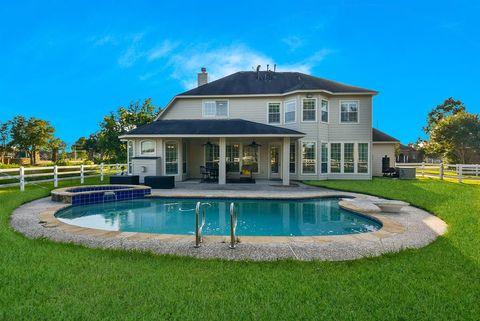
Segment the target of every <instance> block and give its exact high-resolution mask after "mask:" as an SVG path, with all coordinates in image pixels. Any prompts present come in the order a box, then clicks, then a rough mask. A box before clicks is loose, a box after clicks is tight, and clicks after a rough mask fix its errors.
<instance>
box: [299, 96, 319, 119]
mask: <svg viewBox="0 0 480 321" xmlns="http://www.w3.org/2000/svg"><path fill="white" fill-rule="evenodd" d="M302 121H311V122H316V121H317V100H316V99H315V98H305V99H303V100H302Z"/></svg>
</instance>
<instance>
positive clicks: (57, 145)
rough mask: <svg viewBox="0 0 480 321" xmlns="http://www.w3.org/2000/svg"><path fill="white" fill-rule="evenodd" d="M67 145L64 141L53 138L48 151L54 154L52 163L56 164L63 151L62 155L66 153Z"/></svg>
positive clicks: (49, 142)
mask: <svg viewBox="0 0 480 321" xmlns="http://www.w3.org/2000/svg"><path fill="white" fill-rule="evenodd" d="M66 146H67V144H65V142H64V141H62V140H61V139H60V138H51V139H50V140H49V141H48V143H47V149H48V150H49V151H50V152H51V154H52V162H54V163H56V162H57V161H58V159H59V157H58V156H59V153H60V151H62V154H63V153H65V148H66Z"/></svg>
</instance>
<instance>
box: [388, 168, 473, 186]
mask: <svg viewBox="0 0 480 321" xmlns="http://www.w3.org/2000/svg"><path fill="white" fill-rule="evenodd" d="M395 167H403V168H416V170H417V176H420V177H433V178H439V179H444V178H450V179H456V180H458V182H460V183H461V182H462V181H463V180H480V165H479V164H443V163H440V164H432V163H395Z"/></svg>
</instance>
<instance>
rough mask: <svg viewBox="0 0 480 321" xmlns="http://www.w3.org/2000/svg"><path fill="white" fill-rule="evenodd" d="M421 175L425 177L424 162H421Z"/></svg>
mask: <svg viewBox="0 0 480 321" xmlns="http://www.w3.org/2000/svg"><path fill="white" fill-rule="evenodd" d="M422 177H425V162H422Z"/></svg>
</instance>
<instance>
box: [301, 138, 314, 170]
mask: <svg viewBox="0 0 480 321" xmlns="http://www.w3.org/2000/svg"><path fill="white" fill-rule="evenodd" d="M316 172H317V143H316V142H306V141H304V142H302V174H316Z"/></svg>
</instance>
